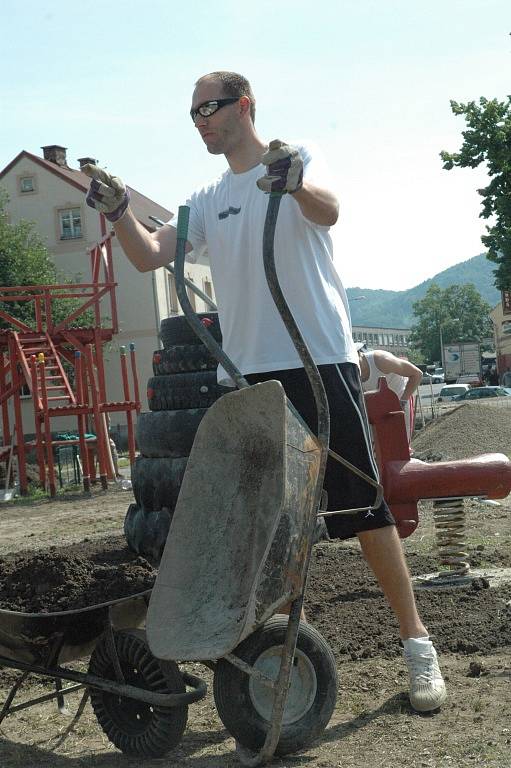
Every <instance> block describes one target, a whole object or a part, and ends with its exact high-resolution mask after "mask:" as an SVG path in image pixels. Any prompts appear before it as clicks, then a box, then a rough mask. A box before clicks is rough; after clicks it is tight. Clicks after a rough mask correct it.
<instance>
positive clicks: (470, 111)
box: [440, 96, 511, 290]
mask: <svg viewBox="0 0 511 768" xmlns="http://www.w3.org/2000/svg"><path fill="white" fill-rule="evenodd" d="M451 109H452V111H453V112H454V114H455V115H463V116H464V117H465V121H466V124H467V126H468V130H466V131H463V132H462V136H463V144H462V146H461V149H460V151H459V152H446V151H442V152H441V153H440V156H441V158H442V160H443V162H444V168H445V169H446V170H448V171H449V170H451V169H452V168H454V166H458V167H460V168H477V166H479V165H480V164H481V163H486V169H487V172H488V176H489V177H490V183H489V184H488V186H487V187H484V188H483V189H478V190H477V191H478V192H479V194H480V195H481V197H482V198H483V202H482V211H481V214H480V216H481V218H483V219H489V218H490V217H494V222H495V223H494V224H492V226H487V227H486V231H487V234H486V235H483V237H482V238H481V239H482V241H483V244H484V245H485V246H486V248H487V249H488V252H487V254H486V255H487V258H488V259H489V260H490V261H492V262H494V263H495V264H497V269H495V270H494V274H495V285H496V287H497V288H498V289H499V290H509V289H510V288H511V96H508V97H507V101H498V100H497V99H492V100H488V99H485V98H480V99H479V103H478V104H477V103H476V102H475V101H470V102H468V104H459V103H458V102H456V101H451Z"/></svg>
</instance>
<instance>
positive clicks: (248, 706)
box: [213, 616, 337, 755]
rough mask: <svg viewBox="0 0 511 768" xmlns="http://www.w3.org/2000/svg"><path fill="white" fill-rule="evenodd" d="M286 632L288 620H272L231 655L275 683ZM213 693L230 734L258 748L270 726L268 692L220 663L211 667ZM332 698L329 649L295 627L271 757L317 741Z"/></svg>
mask: <svg viewBox="0 0 511 768" xmlns="http://www.w3.org/2000/svg"><path fill="white" fill-rule="evenodd" d="M286 629H287V617H283V616H278V617H274V618H272V619H270V620H269V621H267V622H266V624H264V626H263V627H262V628H260V629H258V630H257V631H256V632H254V633H253V634H252V635H250V637H248V638H247V639H246V640H244V641H243V642H242V643H241V644H240V645H239V646H238V647H237V648H236V649H235V650H234V651H233V653H234V655H235V656H238V657H239V658H240V659H242V660H243V661H245V662H247V664H250V665H251V666H253V667H255V668H256V669H258V670H260V671H261V672H263V673H264V674H265V675H267V676H268V677H271V678H272V679H274V680H275V679H276V678H277V675H278V671H279V667H280V656H281V652H282V647H283V643H284V640H285V635H286ZM213 691H214V697H215V703H216V707H217V710H218V714H219V716H220V719H221V720H222V722H223V724H224V726H225V727H226V729H227V730H228V731H229V733H230V734H231V735H232V736H233V737H234V738H235V739H236V740H237V741H238V742H239V743H240V744H241V745H242V746H244V747H246V748H247V749H251V750H254V751H256V750H259V749H260V748H261V747H262V746H263V744H264V740H265V737H266V733H267V732H268V729H269V727H270V722H271V714H272V707H273V695H272V691H271V689H270V688H268V687H267V686H264V685H263V684H262V683H260V682H259V681H258V680H257V679H256V678H255V677H250V676H249V675H247V674H246V673H244V672H242V671H241V670H240V669H238V668H237V667H234V666H233V665H232V664H230V663H229V662H228V661H226V660H225V659H222V660H220V661H219V662H218V663H217V665H216V669H215V677H214V681H213ZM336 694H337V672H336V667H335V660H334V657H333V654H332V651H331V650H330V648H329V647H328V645H327V643H326V642H325V640H324V639H323V637H322V636H321V635H320V634H319V632H318V631H317V630H315V629H313V628H312V627H311V626H309V625H308V624H300V629H299V632H298V639H297V645H296V653H295V657H294V660H293V669H292V673H291V684H290V688H289V692H288V696H287V701H286V708H285V710H284V718H283V721H282V730H281V733H280V739H279V743H278V745H277V749H276V754H278V755H286V754H289V753H290V752H296V751H297V750H299V749H303V748H304V747H305V746H307V745H308V744H309V743H310V742H312V741H313V740H314V739H315V738H317V737H318V736H319V735H320V733H321V732H322V731H323V730H324V729H325V728H326V726H327V724H328V722H329V720H330V717H331V716H332V712H333V710H334V707H335V701H336Z"/></svg>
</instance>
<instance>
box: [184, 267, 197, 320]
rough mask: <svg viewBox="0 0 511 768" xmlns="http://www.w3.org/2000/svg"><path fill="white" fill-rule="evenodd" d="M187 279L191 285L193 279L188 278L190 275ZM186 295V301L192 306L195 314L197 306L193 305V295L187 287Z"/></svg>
mask: <svg viewBox="0 0 511 768" xmlns="http://www.w3.org/2000/svg"><path fill="white" fill-rule="evenodd" d="M187 277H188V280H189V281H190V282H191V283H193V278H192V277H190V275H187ZM186 293H187V294H188V301H189V302H190V304H191V305H192V309H193V311H194V312H196V311H197V304H196V303H195V293H194V292H193V291H192V289H191V288H188V287H187V288H186Z"/></svg>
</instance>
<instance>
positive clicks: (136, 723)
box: [89, 630, 188, 757]
mask: <svg viewBox="0 0 511 768" xmlns="http://www.w3.org/2000/svg"><path fill="white" fill-rule="evenodd" d="M114 641H115V647H116V649H117V655H118V658H119V663H120V665H121V669H122V673H123V675H124V679H125V681H126V683H128V684H130V685H134V686H136V687H137V688H142V689H144V690H146V691H154V692H157V693H184V692H185V691H186V687H185V684H184V682H183V679H182V677H181V674H180V672H179V668H178V666H177V664H173V663H170V665H169V663H168V662H166V663H165V671H164V670H163V669H162V667H161V666H160V664H159V662H158V660H157V659H155V658H154V656H153V655H152V654H151V652H150V650H149V648H148V646H147V643H146V641H145V638H144V634H143V632H140V631H136V630H135V631H133V632H115V633H114ZM89 672H90V674H93V675H96V676H97V677H101V678H103V679H106V680H116V676H115V671H114V666H113V663H112V661H111V658H110V655H109V653H108V647H107V644H106V641H105V639H102V640H100V641H99V642H98V643H97V645H96V647H95V649H94V651H93V653H92V656H91V659H90V664H89ZM90 697H91V705H92V708H93V710H94V713H95V715H96V717H97V720H98V722H99V724H100V726H101V728H102V729H103V731H104V732H105V733H106V735H107V737H108V738H109V740H110V741H111V742H112V744H115V746H116V747H117V749H120V750H121V752H124V753H125V754H127V755H134V756H137V757H163V756H164V755H166V754H167V752H168V751H169V750H171V749H173V748H174V747H175V746H177V744H179V742H180V741H181V738H182V736H183V733H184V730H185V728H186V722H187V719H188V707H187V706H186V705H182V706H178V707H158V706H150V705H149V704H145V703H144V702H142V701H137V700H136V699H128V698H123V697H120V696H117V695H116V694H113V693H108V692H106V691H102V690H100V689H98V688H91V689H90Z"/></svg>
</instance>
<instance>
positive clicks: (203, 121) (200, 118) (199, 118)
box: [194, 112, 208, 128]
mask: <svg viewBox="0 0 511 768" xmlns="http://www.w3.org/2000/svg"><path fill="white" fill-rule="evenodd" d="M194 122H195V127H196V128H199V127H200V126H201V125H207V124H208V118H207V117H204V115H201V114H200V113H199V112H198V113H197V115H196V116H195V120H194Z"/></svg>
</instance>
